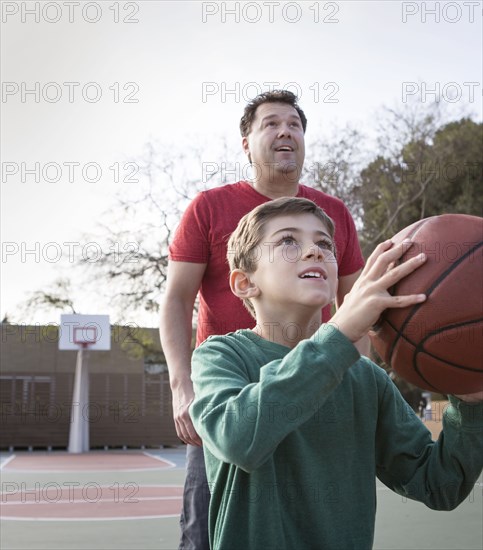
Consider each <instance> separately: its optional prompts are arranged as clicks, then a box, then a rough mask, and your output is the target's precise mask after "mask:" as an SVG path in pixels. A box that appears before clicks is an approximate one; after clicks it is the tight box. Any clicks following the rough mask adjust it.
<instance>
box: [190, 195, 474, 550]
mask: <svg viewBox="0 0 483 550" xmlns="http://www.w3.org/2000/svg"><path fill="white" fill-rule="evenodd" d="M333 234H334V227H333V223H332V221H331V220H330V218H328V217H327V216H326V214H325V213H324V212H323V210H321V209H320V208H319V207H317V206H316V205H315V204H314V203H312V202H311V201H309V200H306V199H299V198H283V199H277V200H274V201H271V202H268V203H265V204H263V205H260V206H258V207H257V208H255V209H254V210H253V211H252V212H250V213H249V214H247V215H246V216H245V217H244V218H242V219H241V221H240V223H239V224H238V227H237V229H236V230H235V232H234V233H233V234H232V236H231V238H230V241H229V245H228V258H229V262H230V269H231V273H230V287H231V289H232V291H233V293H234V294H235V295H236V296H238V297H239V298H241V299H242V300H243V301H244V303H245V305H246V307H247V308H248V309H249V311H250V312H251V313H252V314H253V315H254V317H255V319H256V323H257V325H256V327H255V328H254V329H253V330H240V331H237V332H235V333H231V334H228V335H225V336H212V337H210V338H209V339H208V340H207V341H206V342H205V343H203V344H202V345H201V346H200V347H198V348H197V349H196V350H195V352H194V355H193V365H192V372H193V382H194V387H195V400H194V402H193V404H192V406H191V410H190V413H191V414H192V417H193V419H194V425H195V427H196V429H197V430H198V432H199V433H200V435H201V437H202V439H203V443H204V452H205V458H206V464H207V472H208V480H209V482H210V489H211V492H212V496H211V503H210V517H209V532H210V544H211V546H212V548H213V549H215V550H217V549H222V550H236V549H243V550H247V549H249V550H257V549H260V550H262V549H263V550H267V549H274V550H282V549H287V550H289V549H290V550H293V549H299V548H304V549H308V548H313V549H320V548H324V549H334V548H343V549H345V550H346V549H350V548H354V549H357V550H360V549H365V548H371V547H372V543H373V536H374V522H375V511H376V490H375V478H376V475H377V477H378V478H379V479H380V480H381V481H383V482H384V483H385V484H386V485H387V486H388V487H390V488H391V489H393V490H395V491H396V492H398V493H400V494H402V495H404V496H405V497H409V498H413V499H416V500H419V501H421V502H424V503H425V504H426V505H428V506H429V507H431V508H436V509H443V510H449V509H452V508H454V507H455V506H457V505H458V504H459V503H460V502H462V501H463V500H464V499H465V498H466V496H467V495H468V494H469V492H470V491H471V489H472V488H473V485H474V483H475V481H476V480H477V478H478V476H479V474H480V472H481V468H482V465H483V464H482V461H483V441H482V438H481V428H482V427H483V421H482V416H483V405H482V404H481V402H479V403H471V404H467V403H464V402H463V401H462V400H461V399H458V398H455V397H451V398H450V399H451V403H452V406H451V407H450V408H449V409H448V410H447V412H446V414H445V419H444V436H442V437H440V439H439V441H438V442H437V443H434V442H433V441H432V440H431V435H430V433H429V431H428V430H427V429H426V428H425V426H424V425H423V424H422V423H421V422H420V420H419V419H418V418H417V416H416V415H415V414H414V413H413V412H412V410H411V409H410V408H409V407H408V406H407V405H406V404H405V402H404V400H403V398H402V397H401V395H400V394H399V392H398V391H397V389H396V388H395V386H394V385H393V383H392V382H391V380H390V379H389V377H388V376H387V375H386V374H385V372H384V371H383V369H381V368H379V367H378V366H377V365H375V364H373V363H372V362H371V361H370V360H369V359H367V358H365V357H360V355H359V353H358V351H357V349H356V348H355V347H354V345H353V343H354V342H356V341H357V340H359V339H360V338H361V337H362V336H363V335H364V334H365V333H366V332H367V331H368V330H369V329H370V327H371V326H372V325H373V324H374V323H375V322H376V321H377V319H378V318H379V316H380V314H381V312H382V311H383V310H384V309H386V308H387V307H407V306H410V305H412V304H416V303H420V302H422V301H424V300H425V296H424V295H412V296H401V297H393V296H391V295H390V294H389V293H388V291H387V289H388V288H390V287H391V286H393V285H394V284H395V282H397V281H398V280H399V279H401V278H402V277H404V276H406V275H408V274H409V273H410V272H412V271H414V270H415V269H417V268H418V267H419V266H420V265H422V263H423V262H424V260H425V257H424V255H423V254H420V255H418V256H416V257H415V258H412V259H411V260H409V261H407V262H404V263H403V264H401V265H399V266H397V267H395V263H396V262H397V260H398V259H399V258H400V257H401V256H402V254H403V251H404V249H407V246H408V244H407V243H404V245H399V246H396V247H392V243H391V242H390V241H387V242H385V243H382V244H380V245H379V246H378V247H377V248H376V250H375V251H374V253H373V254H372V256H371V257H370V258H369V259H368V261H367V264H366V267H365V268H364V270H363V272H362V274H361V276H360V278H359V279H358V280H357V282H356V283H355V285H354V287H353V289H352V290H351V292H350V293H349V294H347V295H346V297H345V300H344V303H343V304H342V306H341V307H340V308H339V309H338V310H337V312H336V313H335V314H334V316H333V317H332V319H331V321H330V322H329V323H327V324H322V325H321V324H320V309H321V307H323V306H325V305H327V304H329V303H331V302H332V301H333V300H334V298H335V295H336V291H337V288H336V286H337V284H336V281H337V263H336V261H335V254H336V251H335V250H334V245H333ZM459 397H460V398H462V399H465V400H468V401H479V400H481V399H483V395H480V394H478V395H474V396H459Z"/></svg>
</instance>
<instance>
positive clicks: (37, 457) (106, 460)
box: [3, 451, 173, 472]
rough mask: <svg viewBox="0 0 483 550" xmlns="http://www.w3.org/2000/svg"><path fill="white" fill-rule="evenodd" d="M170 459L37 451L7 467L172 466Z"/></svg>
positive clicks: (99, 468) (106, 468)
mask: <svg viewBox="0 0 483 550" xmlns="http://www.w3.org/2000/svg"><path fill="white" fill-rule="evenodd" d="M171 467H173V464H172V463H171V462H169V461H166V460H162V459H160V458H156V457H154V456H151V455H148V454H145V453H123V452H118V453H117V452H112V451H110V452H89V453H80V454H69V453H65V454H58V453H55V454H52V453H42V454H41V453H35V454H29V455H20V456H15V457H14V458H13V459H12V460H10V461H9V462H8V463H7V464H5V466H4V467H3V470H4V471H5V470H8V471H14V470H15V471H24V472H25V471H30V472H54V471H55V472H60V471H62V472H74V471H78V472H80V471H82V472H85V471H111V470H124V471H129V470H153V469H154V470H159V469H165V468H171Z"/></svg>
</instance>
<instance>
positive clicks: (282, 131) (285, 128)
mask: <svg viewBox="0 0 483 550" xmlns="http://www.w3.org/2000/svg"><path fill="white" fill-rule="evenodd" d="M278 135H279V136H290V135H291V130H290V125H289V124H280V126H279V130H278Z"/></svg>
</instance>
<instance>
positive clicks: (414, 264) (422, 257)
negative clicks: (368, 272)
mask: <svg viewBox="0 0 483 550" xmlns="http://www.w3.org/2000/svg"><path fill="white" fill-rule="evenodd" d="M425 261H426V254H424V253H421V254H418V255H417V256H415V257H414V258H411V259H410V260H407V261H406V262H404V263H402V264H401V265H398V266H396V267H394V268H392V269H390V270H389V271H386V272H385V273H384V275H383V276H382V277H381V281H383V283H384V284H385V285H386V288H388V287H390V286H392V285H393V284H395V283H397V282H398V281H400V280H401V279H403V278H404V277H406V276H407V275H409V274H410V273H412V272H413V271H415V270H416V269H418V268H419V267H421V266H422V265H423V264H424V262H425Z"/></svg>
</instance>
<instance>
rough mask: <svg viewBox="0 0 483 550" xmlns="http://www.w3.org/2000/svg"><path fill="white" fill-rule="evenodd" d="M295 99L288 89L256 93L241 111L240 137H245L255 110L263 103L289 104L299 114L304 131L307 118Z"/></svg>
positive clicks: (248, 131)
mask: <svg viewBox="0 0 483 550" xmlns="http://www.w3.org/2000/svg"><path fill="white" fill-rule="evenodd" d="M297 100H298V98H297V96H296V95H295V94H294V93H292V92H289V91H288V90H273V91H271V92H265V93H263V94H259V95H257V97H255V98H254V99H252V100H251V101H250V102H249V103H248V104H247V105H246V107H245V111H244V112H243V116H242V118H241V120H240V133H241V135H242V137H246V136H248V134H249V133H250V130H251V128H252V123H253V120H254V118H255V114H256V111H257V109H258V107H260V105H263V103H286V104H287V105H291V106H292V107H293V108H294V109H295V110H296V111H297V113H298V114H299V117H300V120H301V121H302V128H303V130H304V133H305V130H306V128H307V118H306V116H305V114H304V112H303V111H302V109H301V108H300V107H299V106H298V103H297Z"/></svg>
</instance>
